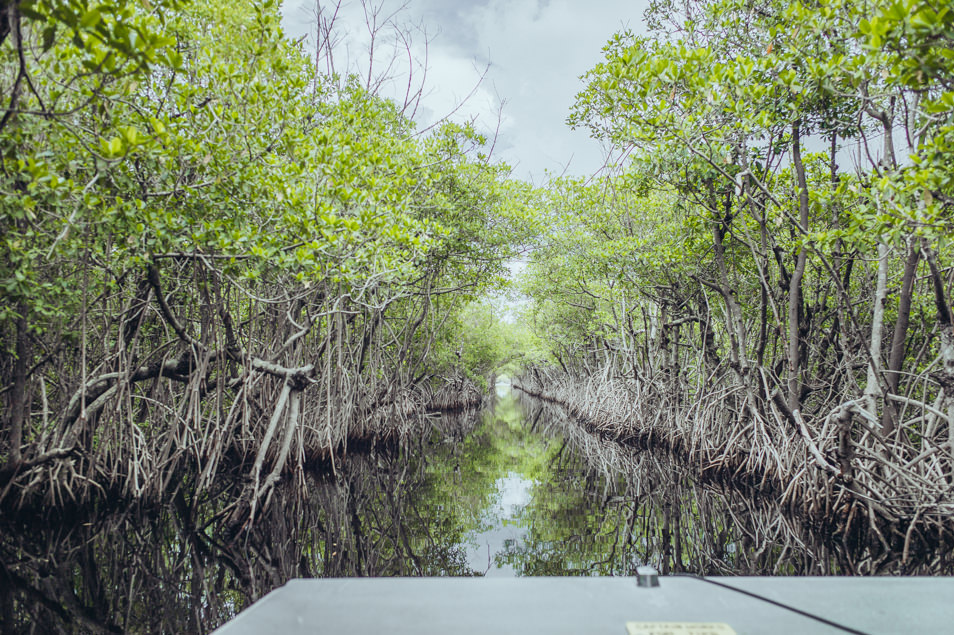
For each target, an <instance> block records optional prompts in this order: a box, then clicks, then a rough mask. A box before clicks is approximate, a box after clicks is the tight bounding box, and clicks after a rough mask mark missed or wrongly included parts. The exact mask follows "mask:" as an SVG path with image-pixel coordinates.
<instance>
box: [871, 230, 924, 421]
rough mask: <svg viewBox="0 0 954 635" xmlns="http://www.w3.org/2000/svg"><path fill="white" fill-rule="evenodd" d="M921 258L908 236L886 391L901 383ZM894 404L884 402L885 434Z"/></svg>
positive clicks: (896, 389) (895, 390) (918, 249)
mask: <svg viewBox="0 0 954 635" xmlns="http://www.w3.org/2000/svg"><path fill="white" fill-rule="evenodd" d="M920 259H921V246H920V245H919V244H918V241H917V240H916V239H915V238H914V237H913V236H911V237H909V238H908V255H907V258H906V259H905V261H904V273H903V274H902V277H901V296H900V298H899V299H898V321H897V322H895V324H894V334H893V335H892V337H891V352H890V354H889V357H888V368H887V374H886V377H885V379H886V380H887V384H888V392H889V393H890V394H896V393H897V392H898V386H899V385H900V383H901V374H900V373H901V366H902V364H903V362H904V351H905V342H906V341H907V338H908V321H909V319H910V317H911V296H912V295H913V292H914V279H915V275H916V274H917V270H918V262H919V261H920ZM896 423H897V422H896V413H895V408H894V404H893V403H891V402H890V401H886V402H885V408H884V414H883V415H882V418H881V426H882V428H883V432H882V433H883V434H884V435H885V436H888V435H890V434H891V433H892V432H894V429H895V425H896Z"/></svg>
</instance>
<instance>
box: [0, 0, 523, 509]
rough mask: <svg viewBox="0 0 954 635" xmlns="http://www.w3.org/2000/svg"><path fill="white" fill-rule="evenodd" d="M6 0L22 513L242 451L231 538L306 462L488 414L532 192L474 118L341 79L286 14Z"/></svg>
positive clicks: (136, 487)
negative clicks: (415, 115)
mask: <svg viewBox="0 0 954 635" xmlns="http://www.w3.org/2000/svg"><path fill="white" fill-rule="evenodd" d="M2 6H3V9H2V10H3V21H2V23H3V25H4V30H3V31H2V32H0V39H2V41H0V44H2V47H0V85H2V95H3V99H4V110H3V116H2V120H0V159H2V163H0V188H2V196H0V235H2V239H0V346H2V350H3V357H2V362H0V391H2V394H3V399H4V404H5V410H4V417H3V427H2V435H0V439H2V444H0V502H2V504H3V505H6V506H9V505H19V504H25V503H30V502H31V501H32V502H34V503H35V502H37V501H41V500H42V501H44V502H46V503H49V504H53V505H61V504H73V503H79V504H84V503H86V502H88V501H90V500H93V499H99V498H101V496H100V495H101V494H111V495H116V494H118V495H121V496H122V497H125V498H133V499H139V498H143V499H147V500H148V499H155V498H158V497H161V496H163V495H164V493H168V492H170V491H172V490H174V489H175V488H177V487H179V486H180V484H181V483H182V479H183V473H184V472H183V470H186V472H187V473H188V474H191V475H192V476H191V477H189V483H188V487H189V489H190V490H191V491H192V492H193V493H195V494H199V493H201V492H203V491H206V490H208V488H209V486H210V484H211V483H212V482H213V481H214V480H215V479H216V477H217V474H218V473H219V472H220V471H222V470H223V469H225V468H226V467H228V466H231V465H234V464H236V462H238V463H243V462H244V465H245V467H244V468H243V472H244V474H245V475H246V476H245V478H246V479H247V487H246V491H245V493H244V494H243V496H242V500H241V503H240V504H239V505H238V506H237V507H236V513H235V514H234V515H233V518H232V519H231V525H232V526H233V528H234V527H238V526H239V524H240V523H242V522H244V521H245V520H246V519H247V515H248V513H249V511H251V512H252V513H254V510H255V507H256V503H257V502H258V501H260V500H261V499H263V497H264V496H265V495H266V494H267V493H268V491H269V490H270V488H271V487H273V485H274V484H275V482H276V480H277V479H278V478H279V476H280V475H281V474H282V472H283V471H285V470H288V469H290V468H292V467H294V468H296V469H299V470H300V469H302V467H303V466H304V465H305V464H306V463H307V462H308V461H309V460H312V459H321V458H323V457H324V458H327V457H328V456H329V455H331V454H330V453H333V452H334V451H337V450H339V449H340V448H343V447H344V446H346V444H347V441H348V439H349V438H352V439H353V438H356V437H357V438H362V437H370V436H372V435H378V434H387V433H389V432H393V431H394V430H393V429H394V428H395V427H399V426H400V425H401V423H400V422H401V421H402V420H403V419H402V417H404V416H405V415H408V414H411V413H416V412H421V411H422V410H423V408H425V407H428V406H455V405H460V404H462V403H465V402H473V401H474V400H475V399H476V400H478V401H479V399H480V397H481V394H482V389H485V388H486V383H487V376H488V374H490V373H492V371H493V366H494V364H495V363H496V362H497V360H498V358H499V357H500V355H501V354H502V353H501V351H500V350H499V348H500V347H499V346H496V347H495V344H494V343H493V342H490V341H488V340H487V338H489V337H490V334H491V332H492V331H493V329H492V328H488V325H489V324H490V325H492V322H493V321H494V320H495V319H496V318H495V317H494V315H493V314H492V312H489V311H490V309H489V308H487V307H486V306H485V305H480V304H474V301H475V300H476V299H477V298H479V297H481V296H483V295H484V294H486V292H487V291H488V290H491V289H493V288H496V287H497V286H499V284H500V283H501V281H502V275H503V273H505V271H506V269H505V268H504V262H505V261H506V260H507V259H508V258H510V257H512V254H513V249H514V247H513V245H515V244H519V242H520V240H521V237H520V235H519V234H518V233H517V232H518V228H519V227H521V226H523V223H522V222H521V221H520V217H521V216H522V214H523V212H522V209H523V207H524V200H525V199H526V198H527V196H528V192H527V188H526V187H525V186H523V185H522V184H520V183H518V182H513V181H509V180H508V179H507V175H508V169H507V167H506V166H504V165H500V164H496V163H492V162H491V161H490V159H489V158H488V156H487V151H486V150H485V149H484V146H485V143H486V140H485V139H484V138H482V137H481V136H480V135H478V134H477V133H476V132H475V131H474V130H473V128H472V127H470V126H467V125H460V124H455V123H451V122H449V121H445V122H442V123H439V124H438V125H435V126H432V127H431V128H430V129H428V130H426V131H418V130H417V129H416V125H415V123H414V122H413V121H412V120H411V118H410V114H409V113H410V109H411V107H412V106H413V105H414V102H413V100H409V101H408V102H406V103H404V104H403V105H401V104H397V103H395V102H394V101H391V100H387V99H384V98H382V97H380V96H379V95H376V94H375V93H374V88H375V86H374V85H373V83H372V82H371V80H370V79H368V81H364V82H362V81H361V80H360V79H359V78H358V77H357V76H356V75H352V74H343V75H339V74H334V73H329V72H319V70H318V69H320V68H322V64H321V60H317V61H316V59H315V58H314V57H313V52H311V53H309V52H308V51H306V50H305V47H304V45H303V44H302V43H295V42H291V41H289V40H288V39H287V38H286V37H285V36H284V35H283V33H282V31H281V28H280V24H279V22H280V15H279V11H278V6H277V4H276V3H274V2H271V1H267V2H264V3H262V2H252V1H248V2H224V1H215V0H213V1H203V2H191V3H190V2H180V1H179V0H163V1H160V2H147V1H146V0H143V1H142V2H129V3H125V2H124V3H117V4H99V3H95V2H93V3H87V2H78V1H77V2H61V1H59V0H27V1H24V2H20V3H4V4H3V5H2ZM8 26H9V28H6V27H8ZM488 312H489V313H488ZM478 325H479V326H478ZM482 338H483V339H482ZM495 356H496V357H495ZM385 423H387V425H385Z"/></svg>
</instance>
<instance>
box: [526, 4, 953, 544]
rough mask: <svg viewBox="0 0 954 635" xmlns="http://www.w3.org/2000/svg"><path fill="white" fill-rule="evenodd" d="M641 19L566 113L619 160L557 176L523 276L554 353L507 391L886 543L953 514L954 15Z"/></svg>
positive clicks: (678, 7) (718, 8)
mask: <svg viewBox="0 0 954 635" xmlns="http://www.w3.org/2000/svg"><path fill="white" fill-rule="evenodd" d="M647 24H648V28H649V30H648V34H647V35H645V36H638V35H636V34H634V33H630V32H623V33H619V34H617V35H616V36H615V37H613V38H612V39H611V40H610V41H609V43H608V44H607V46H606V47H605V51H604V52H605V60H604V61H603V62H602V63H600V64H599V65H597V66H596V67H595V68H593V69H592V70H591V71H590V72H589V73H588V74H587V75H586V77H585V78H584V80H585V83H586V86H585V88H584V89H583V90H582V92H580V94H579V95H578V98H577V101H576V104H575V106H574V108H573V111H572V114H571V116H570V119H569V121H570V123H571V124H572V125H575V126H580V127H584V128H587V129H589V130H590V131H591V132H592V134H593V135H594V136H596V137H599V138H601V139H604V140H607V141H608V142H611V143H612V144H614V145H615V147H617V148H618V149H619V151H620V152H621V155H622V159H621V161H620V170H619V174H617V175H615V176H612V177H604V178H602V179H599V180H596V181H593V182H590V183H581V182H578V181H574V180H569V179H567V180H563V181H560V182H558V183H556V184H555V185H554V186H553V187H552V188H551V189H550V192H549V203H548V206H547V207H548V213H549V218H548V221H547V223H548V224H549V225H550V226H552V227H553V228H554V229H553V231H551V232H550V233H548V234H547V235H545V236H544V237H543V239H542V240H541V243H540V246H539V248H538V249H536V250H535V251H534V253H533V256H532V260H531V263H530V266H529V274H528V278H527V281H526V288H527V292H528V293H529V294H530V295H531V296H532V297H533V298H534V300H535V301H534V303H533V304H532V308H531V310H530V312H529V319H530V320H531V321H532V322H533V323H534V324H535V325H536V328H537V332H538V334H539V336H540V338H541V340H542V341H543V342H545V344H546V346H547V347H548V350H549V351H550V353H551V354H552V359H553V363H552V364H538V365H537V367H536V368H534V369H532V370H531V372H529V373H528V374H527V375H525V376H524V378H523V380H522V381H523V385H524V387H525V388H527V389H528V390H530V391H533V392H535V393H540V394H544V395H547V396H550V397H552V398H556V399H558V400H560V401H562V402H564V403H567V404H569V405H571V406H572V407H573V409H574V410H575V411H576V412H577V413H579V414H580V415H581V416H583V417H584V418H587V419H588V420H589V421H590V423H591V424H592V425H594V426H596V427H598V428H600V429H602V430H604V431H606V432H607V433H609V434H612V435H614V436H618V437H625V438H630V439H634V438H638V439H643V440H647V439H651V440H652V442H655V443H663V444H664V445H669V446H671V447H673V448H674V449H676V450H678V451H680V452H682V453H684V454H685V455H687V456H691V457H692V459H693V462H694V463H696V464H698V465H700V467H701V468H702V469H703V470H704V471H710V472H711V471H715V472H722V473H724V474H726V475H729V476H734V477H738V476H743V477H750V478H752V479H754V482H755V483H756V484H759V483H761V484H762V485H766V486H768V487H772V488H775V490H776V492H777V493H780V494H781V495H782V500H783V501H784V502H786V503H787V504H790V505H791V506H793V507H796V508H798V509H802V510H804V511H806V512H808V513H809V514H811V515H812V516H813V517H815V518H819V519H824V520H831V521H832V522H833V523H834V524H836V525H837V526H838V528H840V529H842V530H847V531H849V532H850V531H852V530H854V529H860V530H861V531H862V532H863V533H865V534H866V535H868V536H869V537H870V538H871V539H872V540H876V541H880V542H884V543H886V544H890V545H892V546H893V547H895V548H898V549H901V548H903V549H904V550H905V555H907V550H908V548H909V547H910V546H911V545H912V541H916V540H917V539H918V538H919V537H924V536H927V535H929V534H931V533H934V532H937V531H943V532H946V533H948V535H949V531H950V518H951V514H952V512H954V497H952V496H951V489H950V484H951V483H952V482H954V457H952V443H954V424H952V422H954V328H952V317H951V295H950V294H951V288H952V271H954V270H952V268H951V263H952V256H954V253H952V246H951V239H952V238H954V223H952V217H951V212H952V209H954V179H952V175H954V171H952V165H954V52H952V51H954V10H952V9H951V8H950V7H947V6H946V5H943V3H942V4H940V5H939V4H937V3H932V2H924V1H921V0H897V1H895V0H825V1H823V2H820V3H808V2H798V1H788V0H777V1H773V2H767V3H766V2H750V1H748V0H717V1H703V0H699V1H697V0H687V1H685V2H675V1H670V0H657V1H656V2H654V3H653V5H652V8H651V9H650V10H649V12H648V13H647ZM865 518H867V519H870V521H871V522H870V526H869V523H864V522H863V521H864V519H865ZM859 521H861V522H859ZM885 524H887V525H888V526H889V529H890V531H882V530H881V529H879V527H881V528H883V527H884V526H885ZM922 532H923V533H922Z"/></svg>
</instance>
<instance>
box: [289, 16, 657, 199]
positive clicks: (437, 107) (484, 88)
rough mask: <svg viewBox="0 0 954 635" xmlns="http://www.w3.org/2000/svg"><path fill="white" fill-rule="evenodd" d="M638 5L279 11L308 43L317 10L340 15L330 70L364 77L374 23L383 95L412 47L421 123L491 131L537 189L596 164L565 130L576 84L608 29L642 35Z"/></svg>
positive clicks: (585, 142) (376, 72)
mask: <svg viewBox="0 0 954 635" xmlns="http://www.w3.org/2000/svg"><path fill="white" fill-rule="evenodd" d="M645 5H646V0H631V1H626V0H586V1H581V0H365V2H361V0H342V1H341V3H340V6H339V3H338V2H337V0H285V3H284V9H283V11H284V17H285V20H284V23H285V30H286V32H287V34H288V35H289V36H291V37H293V38H296V39H297V38H300V37H306V36H307V40H306V41H307V42H308V43H309V45H310V46H314V42H315V40H316V37H315V33H316V24H317V23H318V20H317V19H316V15H317V14H318V13H319V12H320V13H321V15H322V16H323V17H324V19H325V20H327V19H330V18H331V17H332V15H336V19H335V22H334V30H335V32H336V35H337V38H338V39H337V40H336V47H335V56H334V61H335V64H336V68H337V69H338V70H339V71H340V70H343V67H348V68H350V69H352V70H358V71H359V72H361V73H362V74H363V75H365V74H367V70H368V59H369V54H368V50H369V48H370V42H371V37H370V36H369V31H370V29H369V28H368V26H367V24H368V23H369V22H370V23H372V24H374V23H377V24H379V25H380V28H379V29H378V31H377V33H378V35H377V37H376V38H375V55H374V60H375V62H374V66H373V69H372V76H373V77H374V78H378V79H380V78H382V77H388V78H390V79H389V80H387V81H384V82H383V83H382V85H381V88H380V92H381V93H383V94H385V95H387V96H389V97H392V98H395V99H397V100H399V101H402V102H403V100H404V95H405V93H406V92H407V86H408V81H407V68H408V62H407V58H408V49H410V52H411V56H412V57H413V58H414V60H415V61H414V65H415V67H416V70H415V71H414V73H413V75H412V84H413V85H414V86H417V85H418V82H419V81H420V79H421V76H422V72H421V71H422V69H423V67H424V66H425V65H426V68H427V77H426V82H425V85H424V93H423V98H422V100H421V102H420V107H419V108H418V110H417V114H416V116H415V118H416V119H417V120H418V122H419V123H420V124H421V125H422V126H426V125H428V124H430V123H432V122H433V121H434V120H435V119H437V118H439V117H442V116H446V115H451V117H453V118H455V119H458V120H466V119H471V118H474V119H476V124H477V126H478V129H480V130H481V131H483V132H488V133H492V132H493V131H494V130H496V129H499V134H498V136H497V142H496V146H495V148H494V155H495V156H497V157H498V158H500V159H502V160H504V161H506V162H507V163H509V164H510V165H511V166H513V167H514V176H516V177H518V178H523V179H530V180H533V181H534V182H536V183H538V184H539V183H542V182H543V180H544V178H545V174H546V172H547V171H549V172H550V173H553V174H561V173H563V172H564V171H565V172H566V173H567V174H572V175H577V176H586V175H589V174H592V173H593V172H595V171H596V170H597V169H599V168H600V166H601V165H602V164H603V162H604V152H603V150H602V149H601V148H600V145H599V144H598V143H597V142H596V141H594V140H591V139H589V137H588V135H587V133H586V132H585V131H582V130H578V131H571V130H570V129H569V128H568V127H567V126H566V124H565V119H566V117H567V115H568V113H569V109H570V106H571V105H572V103H573V99H574V96H575V94H576V93H577V92H578V91H579V90H580V89H581V88H582V83H581V82H580V80H579V76H580V75H582V74H583V73H585V72H586V71H587V70H589V69H590V68H592V67H593V66H594V65H595V64H596V63H598V62H599V61H600V60H601V58H602V55H601V51H600V49H601V48H602V46H603V45H604V44H605V43H606V41H607V40H608V39H609V38H610V37H611V36H612V35H613V33H615V32H617V31H620V30H622V29H626V28H630V29H633V30H635V31H639V30H641V23H642V14H643V10H644V8H645ZM402 7H403V9H402ZM336 8H337V13H335V10H336ZM389 18H390V20H389ZM395 27H397V28H395ZM400 34H403V36H404V39H401V36H400ZM405 41H409V42H410V46H409V47H408V46H405V44H404V42H405ZM425 59H426V64H425ZM389 65H390V71H389V72H385V71H386V70H387V69H388V68H389ZM482 76H483V79H482V80H481V77H482ZM461 102H463V104H461ZM455 109H456V110H455ZM498 115H499V117H498Z"/></svg>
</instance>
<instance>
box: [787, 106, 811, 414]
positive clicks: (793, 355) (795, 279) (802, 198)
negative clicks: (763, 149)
mask: <svg viewBox="0 0 954 635" xmlns="http://www.w3.org/2000/svg"><path fill="white" fill-rule="evenodd" d="M800 132H801V122H800V121H799V120H796V121H795V123H794V124H792V161H793V163H794V165H795V174H796V176H797V177H798V222H799V230H800V231H799V232H798V233H799V235H800V236H804V235H805V234H806V233H807V232H808V182H807V180H806V178H805V166H804V164H803V163H802V150H801V145H800V138H799V135H800ZM807 260H808V251H807V247H806V246H805V245H803V246H802V247H801V248H800V249H799V250H798V256H797V257H796V261H795V270H794V271H793V272H792V278H791V280H790V281H789V283H788V407H789V409H790V410H791V411H792V412H794V411H796V410H798V409H799V408H801V392H802V386H801V384H802V382H801V367H800V353H801V342H800V335H799V333H800V328H801V315H802V311H801V308H802V277H803V276H804V275H805V264H806V262H807Z"/></svg>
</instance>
